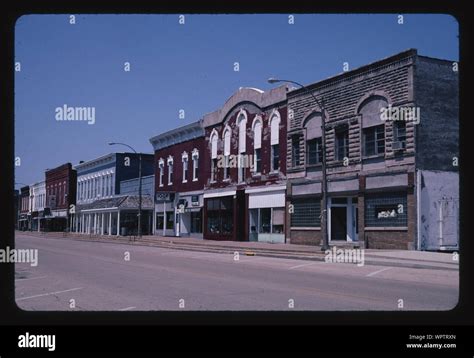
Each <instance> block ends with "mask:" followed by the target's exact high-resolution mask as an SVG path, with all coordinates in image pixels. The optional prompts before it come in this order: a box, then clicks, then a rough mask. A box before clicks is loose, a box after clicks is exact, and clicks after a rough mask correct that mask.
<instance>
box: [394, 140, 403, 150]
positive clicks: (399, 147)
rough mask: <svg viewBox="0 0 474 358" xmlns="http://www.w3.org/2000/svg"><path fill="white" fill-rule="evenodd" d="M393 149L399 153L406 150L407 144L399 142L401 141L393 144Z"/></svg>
mask: <svg viewBox="0 0 474 358" xmlns="http://www.w3.org/2000/svg"><path fill="white" fill-rule="evenodd" d="M392 149H393V150H397V151H398V150H403V149H405V142H399V141H397V142H393V143H392Z"/></svg>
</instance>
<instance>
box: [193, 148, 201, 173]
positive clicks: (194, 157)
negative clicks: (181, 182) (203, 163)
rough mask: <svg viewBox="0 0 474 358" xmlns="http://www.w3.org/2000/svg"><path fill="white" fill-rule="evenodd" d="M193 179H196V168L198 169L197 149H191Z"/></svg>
mask: <svg viewBox="0 0 474 358" xmlns="http://www.w3.org/2000/svg"><path fill="white" fill-rule="evenodd" d="M192 158H193V181H197V180H198V169H199V150H197V149H196V148H194V149H193V154H192Z"/></svg>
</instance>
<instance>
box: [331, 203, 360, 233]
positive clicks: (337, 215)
mask: <svg viewBox="0 0 474 358" xmlns="http://www.w3.org/2000/svg"><path fill="white" fill-rule="evenodd" d="M357 217H358V209H357V197H335V198H329V201H328V221H329V222H328V229H329V233H328V234H329V235H328V236H329V239H330V241H335V242H341V241H348V242H352V241H357V240H358V230H357V222H358V218H357Z"/></svg>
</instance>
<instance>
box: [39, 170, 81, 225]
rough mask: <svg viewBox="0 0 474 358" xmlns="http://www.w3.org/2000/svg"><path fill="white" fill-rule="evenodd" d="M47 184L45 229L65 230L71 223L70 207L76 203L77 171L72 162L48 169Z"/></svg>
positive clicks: (46, 173) (46, 174)
mask: <svg viewBox="0 0 474 358" xmlns="http://www.w3.org/2000/svg"><path fill="white" fill-rule="evenodd" d="M45 186H46V203H45V207H44V229H45V230H46V231H64V230H66V229H67V228H68V225H69V219H70V217H69V214H70V213H69V208H70V207H71V205H75V203H76V171H75V170H74V169H73V168H72V165H71V163H66V164H62V165H60V166H58V167H56V168H53V169H48V170H46V172H45Z"/></svg>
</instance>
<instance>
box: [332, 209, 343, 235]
mask: <svg viewBox="0 0 474 358" xmlns="http://www.w3.org/2000/svg"><path fill="white" fill-rule="evenodd" d="M346 235H347V209H346V207H337V206H333V207H331V241H335V240H339V241H341V240H343V241H346V240H347V236H346Z"/></svg>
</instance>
